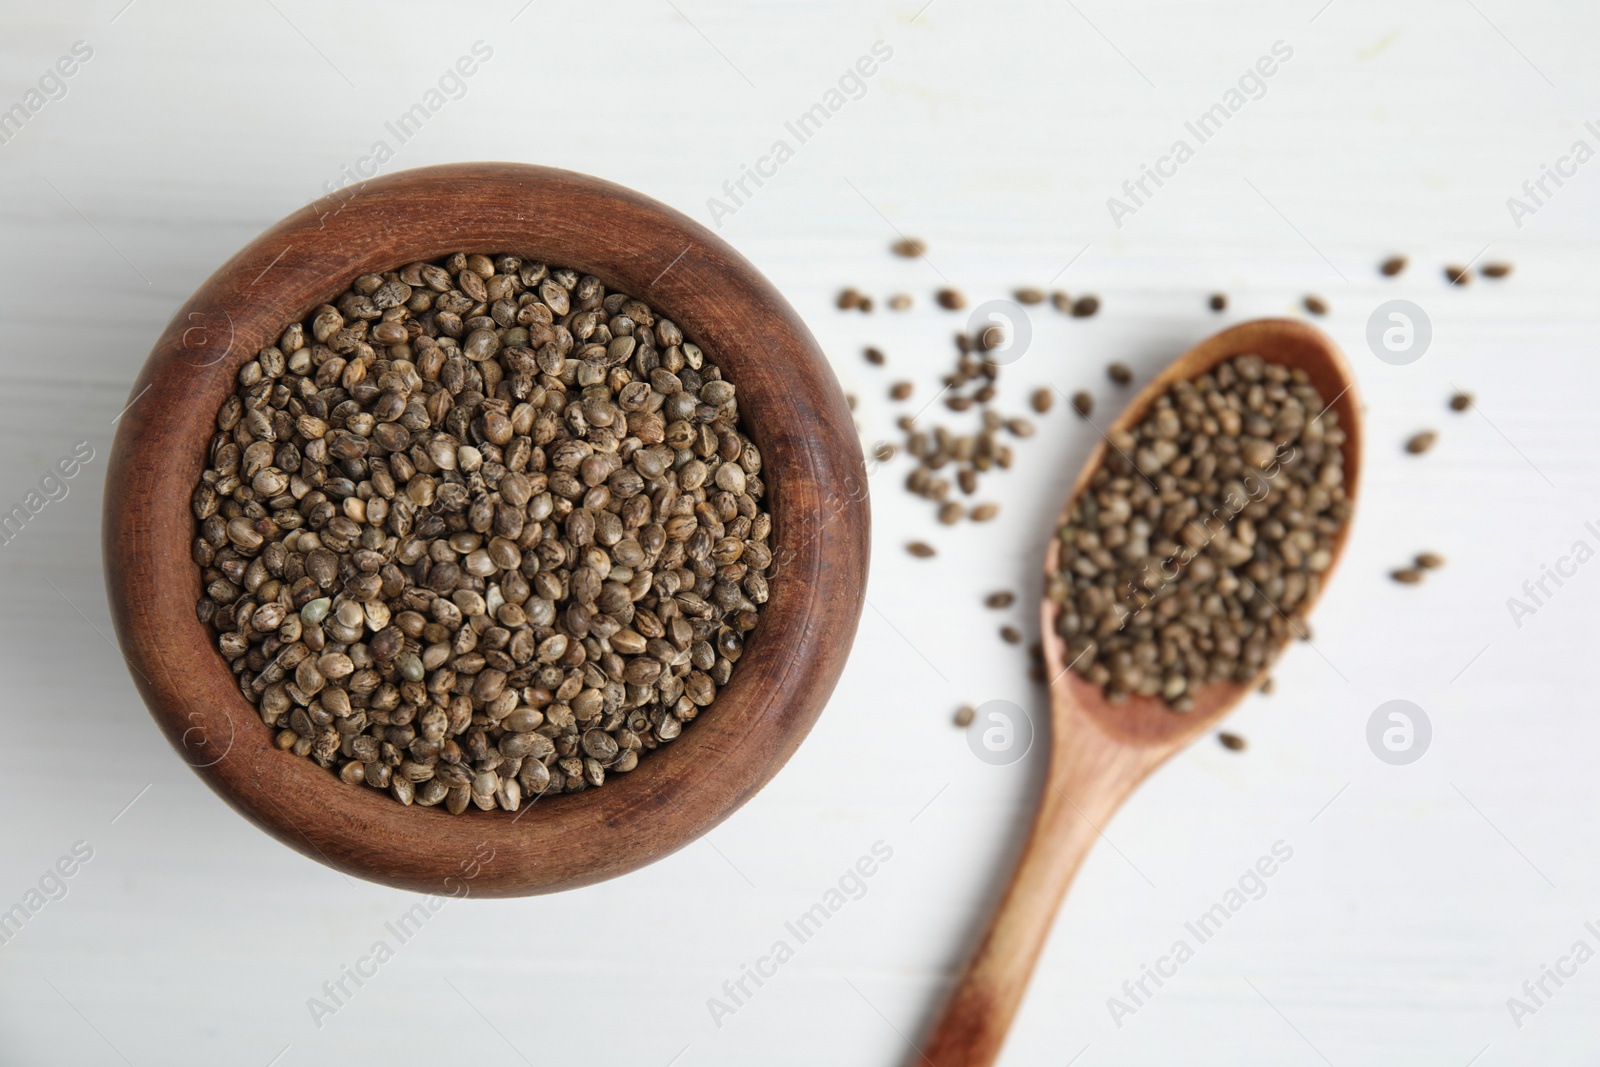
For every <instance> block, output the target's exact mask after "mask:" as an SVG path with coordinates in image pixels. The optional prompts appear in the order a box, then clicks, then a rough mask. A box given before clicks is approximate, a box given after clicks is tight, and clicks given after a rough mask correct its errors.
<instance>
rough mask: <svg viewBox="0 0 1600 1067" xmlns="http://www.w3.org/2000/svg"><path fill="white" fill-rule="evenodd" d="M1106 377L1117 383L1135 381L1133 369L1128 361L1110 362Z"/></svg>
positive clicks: (1107, 366) (1123, 383)
mask: <svg viewBox="0 0 1600 1067" xmlns="http://www.w3.org/2000/svg"><path fill="white" fill-rule="evenodd" d="M1106 377H1107V378H1110V379H1111V381H1112V382H1113V383H1115V384H1117V385H1127V384H1128V383H1129V382H1131V381H1133V370H1132V369H1131V368H1130V367H1129V366H1128V365H1127V364H1126V363H1108V364H1107V365H1106Z"/></svg>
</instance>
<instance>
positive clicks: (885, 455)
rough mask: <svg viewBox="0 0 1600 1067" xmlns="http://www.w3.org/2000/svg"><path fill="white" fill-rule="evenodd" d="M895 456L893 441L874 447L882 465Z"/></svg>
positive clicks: (725, 468) (874, 451)
mask: <svg viewBox="0 0 1600 1067" xmlns="http://www.w3.org/2000/svg"><path fill="white" fill-rule="evenodd" d="M894 454H895V447H894V443H893V442H891V441H879V442H878V443H877V444H876V445H875V446H873V449H872V455H873V458H874V459H877V460H878V461H879V462H882V463H887V462H888V461H889V460H891V459H893V458H894ZM721 469H722V470H732V469H733V468H731V467H723V468H721Z"/></svg>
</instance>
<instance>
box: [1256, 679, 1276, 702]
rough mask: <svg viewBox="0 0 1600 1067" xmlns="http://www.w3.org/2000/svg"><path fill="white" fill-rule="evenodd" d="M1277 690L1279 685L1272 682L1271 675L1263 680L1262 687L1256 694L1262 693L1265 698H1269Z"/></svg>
mask: <svg viewBox="0 0 1600 1067" xmlns="http://www.w3.org/2000/svg"><path fill="white" fill-rule="evenodd" d="M1277 688H1278V683H1277V682H1274V681H1273V680H1272V675H1270V674H1269V675H1267V676H1266V677H1265V678H1263V679H1261V685H1260V686H1259V687H1258V688H1257V689H1256V692H1258V693H1260V694H1261V695H1262V696H1264V697H1269V696H1271V695H1272V694H1273V692H1274V691H1275V690H1277Z"/></svg>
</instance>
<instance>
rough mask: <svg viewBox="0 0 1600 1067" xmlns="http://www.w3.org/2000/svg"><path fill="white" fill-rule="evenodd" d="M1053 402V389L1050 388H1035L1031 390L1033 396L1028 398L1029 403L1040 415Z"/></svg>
mask: <svg viewBox="0 0 1600 1067" xmlns="http://www.w3.org/2000/svg"><path fill="white" fill-rule="evenodd" d="M1055 402H1056V394H1055V390H1053V389H1050V388H1042V389H1035V390H1034V391H1033V396H1031V397H1029V398H1028V403H1029V405H1030V406H1031V407H1032V408H1033V410H1034V411H1036V412H1038V413H1039V414H1040V415H1043V414H1044V413H1045V412H1047V411H1049V410H1050V408H1051V406H1052V405H1054V404H1055Z"/></svg>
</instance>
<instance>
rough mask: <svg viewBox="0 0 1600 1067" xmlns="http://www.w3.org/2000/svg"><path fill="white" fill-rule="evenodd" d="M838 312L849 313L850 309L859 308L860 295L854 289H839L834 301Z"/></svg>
mask: <svg viewBox="0 0 1600 1067" xmlns="http://www.w3.org/2000/svg"><path fill="white" fill-rule="evenodd" d="M834 303H835V304H837V305H838V307H839V310H840V311H849V310H850V309H851V308H857V307H860V306H861V294H860V292H858V291H857V290H855V289H841V290H840V291H839V298H838V299H837V300H835V301H834Z"/></svg>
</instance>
